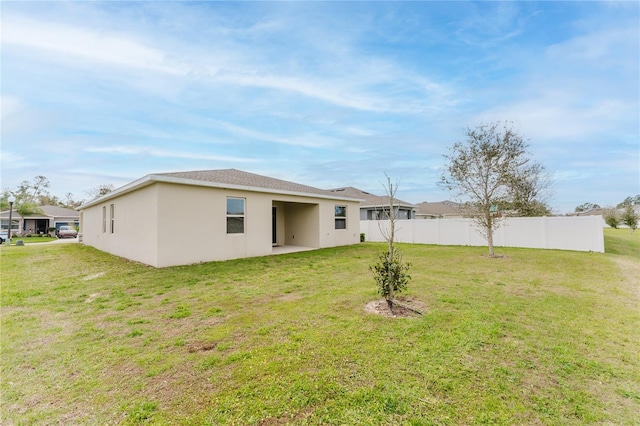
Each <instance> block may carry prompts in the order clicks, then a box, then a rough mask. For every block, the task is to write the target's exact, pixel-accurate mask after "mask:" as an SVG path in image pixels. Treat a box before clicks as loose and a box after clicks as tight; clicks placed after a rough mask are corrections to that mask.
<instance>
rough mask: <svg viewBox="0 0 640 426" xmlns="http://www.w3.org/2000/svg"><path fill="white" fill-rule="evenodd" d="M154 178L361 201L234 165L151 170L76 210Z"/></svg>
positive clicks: (136, 187)
mask: <svg viewBox="0 0 640 426" xmlns="http://www.w3.org/2000/svg"><path fill="white" fill-rule="evenodd" d="M156 182H166V183H175V184H181V185H198V186H208V187H214V188H227V189H238V190H244V191H256V192H268V193H278V194H289V195H302V196H304V195H308V196H312V197H316V198H325V199H331V200H343V201H360V200H357V199H353V198H351V197H347V196H344V195H340V194H335V193H333V192H331V191H327V190H324V189H319V188H314V187H312V186H307V185H301V184H298V183H294V182H288V181H286V180H281V179H275V178H270V177H267V176H262V175H257V174H255V173H249V172H243V171H241V170H236V169H222V170H196V171H188V172H172V173H153V174H150V175H146V176H144V177H142V178H140V179H138V180H135V181H133V182H130V183H128V184H127V185H124V186H122V187H120V188H117V189H116V190H114V191H112V192H110V193H108V194H105V195H103V196H102V197H99V198H96V199H95V200H91V201H89V202H88V203H86V204H84V205H82V206H80V207H78V210H83V209H85V208H88V207H91V206H93V205H96V204H99V203H102V202H104V201H106V200H109V199H112V198H115V197H118V196H120V195H122V194H126V193H128V192H131V191H135V190H136V189H139V188H142V187H144V186H147V185H151V184H153V183H156Z"/></svg>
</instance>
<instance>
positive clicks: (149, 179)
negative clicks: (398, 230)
mask: <svg viewBox="0 0 640 426" xmlns="http://www.w3.org/2000/svg"><path fill="white" fill-rule="evenodd" d="M156 182H157V183H173V184H177V185H191V186H204V187H207V188H217V189H234V190H238V191H249V192H261V193H269V194H280V195H293V196H298V197H306V198H321V199H327V200H338V201H349V202H361V201H363V200H360V199H358V198H351V197H340V196H334V195H328V194H314V193H308V192H297V191H285V190H278V189H269V188H261V187H258V186H249V185H236V184H230V183H220V182H208V181H202V180H196V179H186V178H179V177H175V176H164V175H154V174H151V175H147V176H144V177H142V178H140V179H138V180H136V181H133V182H131V183H129V184H127V185H125V186H122V187H120V188H118V189H116V190H114V191H111V192H110V193H108V194H105V195H103V196H102V197H100V198H96V199H95V200H93V201H90V202H88V203H86V204H83V205H81V206H80V207H78V208H76V210H78V211H80V210H83V209H86V208H89V207H92V206H95V205H96V204H101V203H103V202H105V201H108V200H110V199H113V198H116V197H118V196H121V195H124V194H127V193H129V192H132V191H135V190H136V189H140V188H143V187H145V186H148V185H151V184H152V183H156Z"/></svg>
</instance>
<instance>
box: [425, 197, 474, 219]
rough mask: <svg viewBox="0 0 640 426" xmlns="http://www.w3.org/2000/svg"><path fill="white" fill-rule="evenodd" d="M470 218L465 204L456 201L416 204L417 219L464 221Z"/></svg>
mask: <svg viewBox="0 0 640 426" xmlns="http://www.w3.org/2000/svg"><path fill="white" fill-rule="evenodd" d="M465 217H469V213H468V209H467V208H466V206H465V205H464V204H461V203H456V202H454V201H449V200H447V201H438V202H435V203H427V202H426V201H424V202H422V203H418V204H416V219H462V218H465Z"/></svg>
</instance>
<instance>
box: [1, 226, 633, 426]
mask: <svg viewBox="0 0 640 426" xmlns="http://www.w3.org/2000/svg"><path fill="white" fill-rule="evenodd" d="M627 232H629V231H628V230H627ZM628 237H629V236H628V235H622V233H618V232H609V231H607V233H606V244H607V248H608V249H610V250H613V251H614V253H607V254H598V253H580V252H571V251H553V250H547V251H545V250H527V249H499V254H504V255H505V256H506V257H504V258H501V259H489V258H487V257H486V256H485V252H486V248H476V247H436V246H427V245H400V247H401V249H402V250H403V253H404V259H405V260H407V261H409V262H411V263H412V265H413V266H412V269H411V271H410V273H411V275H412V280H411V282H410V284H409V291H408V292H407V296H408V297H412V298H416V299H419V300H420V301H422V302H423V303H424V304H425V305H426V306H427V310H426V312H425V314H424V315H423V316H422V317H418V318H411V319H398V318H397V319H391V318H384V317H381V316H377V315H374V314H369V313H366V312H365V310H364V306H365V304H366V303H367V302H369V301H371V300H374V299H377V298H378V296H377V294H376V293H375V291H376V290H375V283H374V281H373V278H372V276H371V273H370V272H369V269H368V267H369V264H371V263H372V262H374V261H375V258H376V254H377V253H378V252H379V251H381V250H383V248H384V247H383V245H380V244H375V243H364V244H360V245H356V246H351V247H341V248H333V249H324V250H317V251H312V252H303V253H295V254H289V255H281V256H271V257H262V258H253V259H243V260H235V261H228V262H217V263H216V262H214V263H205V264H199V265H193V266H186V267H174V268H166V269H153V268H151V267H147V266H144V265H140V264H137V263H134V262H129V261H126V260H123V259H120V258H117V257H113V256H110V255H107V254H105V253H101V252H98V251H97V250H94V249H92V248H90V247H85V246H82V245H77V244H62V245H42V246H27V247H5V248H2V250H1V251H0V254H1V256H2V259H1V260H2V263H1V270H0V271H1V272H2V276H1V277H2V290H1V291H2V292H1V296H2V299H1V304H2V335H1V344H2V348H1V350H2V354H1V358H0V359H1V361H0V363H1V367H2V383H1V390H2V398H1V404H2V405H1V406H0V413H2V414H1V415H2V418H1V419H0V423H2V424H52V423H63V424H185V425H191V424H202V425H218V424H243V425H244V424H255V425H279V424H407V425H435V424H465V425H467V424H470V425H473V424H494V425H495V424H497V425H512V424H539V425H556V424H563V425H583V424H616V425H632V424H637V419H638V412H640V360H639V359H638V348H639V347H640V337H639V333H638V330H639V329H640V312H639V310H638V306H639V302H640V300H639V292H638V280H637V277H638V276H639V274H640V272H639V271H640V261H638V257H637V256H634V253H636V252H637V250H638V248H639V247H640V244H638V240H637V239H633V238H628ZM634 238H635V237H634ZM61 265H64V267H61Z"/></svg>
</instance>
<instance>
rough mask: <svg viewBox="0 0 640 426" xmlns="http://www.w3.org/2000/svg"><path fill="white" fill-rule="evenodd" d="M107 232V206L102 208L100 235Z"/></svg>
mask: <svg viewBox="0 0 640 426" xmlns="http://www.w3.org/2000/svg"><path fill="white" fill-rule="evenodd" d="M106 232H107V206H102V233H103V234H104V233H106Z"/></svg>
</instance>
